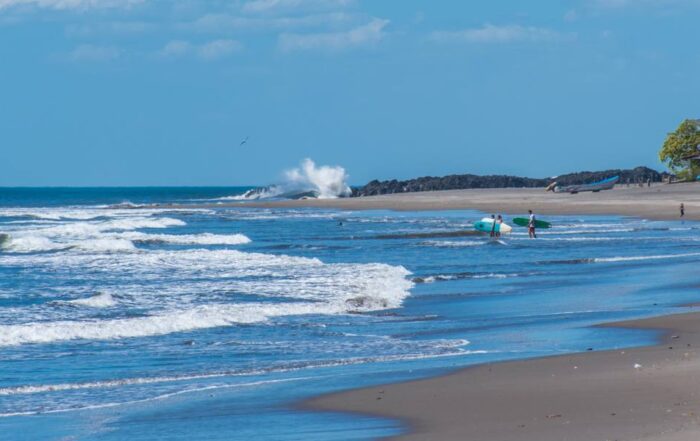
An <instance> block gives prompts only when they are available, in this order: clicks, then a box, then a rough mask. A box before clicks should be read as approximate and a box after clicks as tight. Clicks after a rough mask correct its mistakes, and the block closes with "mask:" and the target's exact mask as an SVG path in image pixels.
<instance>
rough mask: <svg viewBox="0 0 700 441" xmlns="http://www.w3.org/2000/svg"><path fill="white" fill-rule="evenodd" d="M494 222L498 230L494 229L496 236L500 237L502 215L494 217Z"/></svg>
mask: <svg viewBox="0 0 700 441" xmlns="http://www.w3.org/2000/svg"><path fill="white" fill-rule="evenodd" d="M496 223H497V224H498V231H496V237H501V224H502V223H503V216H501V215H500V214H499V215H498V217H497V218H496ZM494 226H495V224H494Z"/></svg>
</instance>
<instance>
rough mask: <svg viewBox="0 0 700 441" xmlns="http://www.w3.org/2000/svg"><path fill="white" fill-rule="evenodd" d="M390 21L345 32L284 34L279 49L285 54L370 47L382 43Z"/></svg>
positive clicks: (371, 22) (372, 23)
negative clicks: (385, 29)
mask: <svg viewBox="0 0 700 441" xmlns="http://www.w3.org/2000/svg"><path fill="white" fill-rule="evenodd" d="M387 24H389V20H382V19H378V18H375V19H373V20H372V21H370V22H369V23H367V24H365V25H362V26H359V27H357V28H354V29H351V30H349V31H344V32H326V33H318V34H282V35H280V36H279V40H278V47H279V49H280V50H282V51H284V52H293V51H304V50H328V51H339V50H343V49H348V48H353V47H361V46H368V45H372V44H376V43H378V42H380V41H381V40H382V39H383V38H384V36H385V33H384V28H385V27H386V25H387Z"/></svg>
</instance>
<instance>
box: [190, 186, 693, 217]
mask: <svg viewBox="0 0 700 441" xmlns="http://www.w3.org/2000/svg"><path fill="white" fill-rule="evenodd" d="M681 203H683V204H685V207H686V215H685V217H684V219H688V220H700V183H697V182H693V183H683V184H655V185H652V186H651V187H624V186H618V187H616V188H614V189H612V190H606V191H602V192H599V193H579V194H568V193H551V192H549V193H547V192H545V191H544V189H541V188H535V189H531V188H494V189H469V190H445V191H431V192H419V193H396V194H390V195H381V196H363V197H356V198H339V199H305V200H283V201H246V202H236V203H230V202H227V203H217V204H202V205H197V206H198V207H202V208H216V207H251V208H331V209H339V210H399V211H404V210H405V211H430V210H465V209H474V210H480V211H484V212H494V213H503V214H520V213H525V212H527V210H529V209H532V210H534V211H535V212H536V213H538V214H545V215H547V214H548V215H555V214H556V215H576V214H588V215H622V216H634V217H642V218H647V219H655V220H677V219H679V205H680V204H681ZM188 206H189V207H192V206H191V205H188Z"/></svg>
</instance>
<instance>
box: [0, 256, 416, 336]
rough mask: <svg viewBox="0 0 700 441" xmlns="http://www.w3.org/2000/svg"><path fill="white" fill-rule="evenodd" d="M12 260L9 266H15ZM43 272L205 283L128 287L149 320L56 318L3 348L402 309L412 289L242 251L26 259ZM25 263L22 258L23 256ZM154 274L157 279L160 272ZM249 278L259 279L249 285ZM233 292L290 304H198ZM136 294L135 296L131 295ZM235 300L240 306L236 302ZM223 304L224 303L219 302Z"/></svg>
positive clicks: (391, 270)
mask: <svg viewBox="0 0 700 441" xmlns="http://www.w3.org/2000/svg"><path fill="white" fill-rule="evenodd" d="M11 257H12V256H10V258H6V259H5V260H6V261H11ZM24 257H25V259H24V260H25V263H26V261H27V260H29V258H31V260H32V261H33V262H35V263H36V264H38V265H42V266H44V267H49V268H50V267H51V266H54V265H55V266H56V267H57V268H65V267H80V268H81V269H83V270H86V271H90V272H93V273H94V277H95V278H97V279H101V278H102V277H111V274H113V273H120V274H124V273H129V274H131V276H132V278H133V279H135V280H144V279H147V278H151V279H154V280H162V277H163V276H162V275H161V273H160V272H162V271H167V272H168V274H172V271H173V269H175V270H176V273H177V274H178V275H179V276H180V277H195V276H196V277H200V278H201V274H202V273H203V272H205V273H206V274H207V280H204V281H202V282H201V283H200V284H197V283H196V282H194V281H192V282H190V283H189V284H187V285H185V286H183V285H182V284H181V283H178V280H179V279H178V280H174V281H173V282H171V283H160V284H159V286H158V289H155V290H152V292H148V291H144V290H143V288H142V287H140V286H138V285H136V286H124V287H122V288H114V289H123V290H124V291H126V292H125V293H126V294H127V295H130V297H131V298H133V299H134V300H132V301H134V302H137V305H138V306H140V307H142V308H147V309H149V310H151V314H150V315H149V316H146V317H135V318H126V319H112V320H80V321H78V320H54V321H48V322H47V321H42V322H29V323H24V324H18V325H6V326H0V346H11V345H21V344H27V343H49V342H55V341H65V340H73V339H89V340H110V339H120V338H131V337H147V336H154V335H164V334H169V333H174V332H185V331H193V330H197V329H206V328H212V327H219V326H230V325H234V324H243V323H256V322H262V321H265V320H268V319H270V318H274V317H280V316H289V315H305V314H345V313H348V312H353V311H359V312H362V311H373V310H380V309H385V308H397V307H399V306H400V305H401V303H402V301H403V299H404V298H405V297H406V296H407V295H408V290H409V289H410V288H411V287H412V286H413V283H412V282H411V281H409V280H408V279H407V278H406V276H407V275H409V274H410V273H409V272H408V271H407V270H406V269H404V268H403V267H397V266H389V265H384V264H361V265H358V264H324V263H322V262H321V261H319V260H317V259H308V258H302V257H292V256H275V255H268V254H259V253H244V252H240V251H236V250H216V251H209V250H185V251H178V252H166V251H154V252H144V253H139V254H133V253H127V254H111V255H97V256H95V255H83V254H71V255H65V254H64V255H61V256H57V255H52V254H43V255H41V254H39V255H31V256H24ZM17 258H19V257H17ZM154 271H155V273H154ZM250 276H256V277H259V278H254V279H250V278H249V277H250ZM222 289H225V290H230V291H233V292H236V293H240V294H250V295H256V296H273V297H286V298H289V299H294V300H295V301H294V302H290V303H267V302H258V303H256V302H243V303H239V304H237V303H231V302H230V301H229V302H225V303H219V304H217V303H214V302H210V303H208V304H205V305H202V304H196V303H194V302H196V300H197V295H196V293H197V292H201V293H202V294H200V295H211V292H212V291H214V290H222ZM130 290H131V291H130ZM232 300H235V298H234V299H232ZM219 301H220V300H219Z"/></svg>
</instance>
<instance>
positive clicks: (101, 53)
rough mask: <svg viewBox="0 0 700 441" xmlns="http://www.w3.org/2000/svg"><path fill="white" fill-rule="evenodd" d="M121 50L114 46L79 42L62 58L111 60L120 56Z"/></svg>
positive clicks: (69, 59) (72, 59) (71, 59)
mask: <svg viewBox="0 0 700 441" xmlns="http://www.w3.org/2000/svg"><path fill="white" fill-rule="evenodd" d="M122 54H123V52H122V50H121V49H119V48H117V47H114V46H95V45H92V44H81V45H80V46H77V47H76V48H75V49H73V50H72V51H70V52H69V53H68V54H66V55H65V56H63V57H62V58H64V59H66V60H68V61H112V60H116V59H118V58H120V57H121V56H122Z"/></svg>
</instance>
